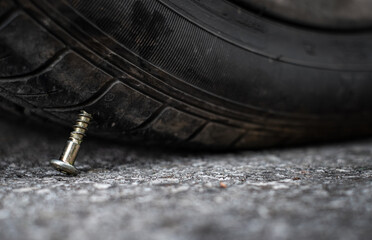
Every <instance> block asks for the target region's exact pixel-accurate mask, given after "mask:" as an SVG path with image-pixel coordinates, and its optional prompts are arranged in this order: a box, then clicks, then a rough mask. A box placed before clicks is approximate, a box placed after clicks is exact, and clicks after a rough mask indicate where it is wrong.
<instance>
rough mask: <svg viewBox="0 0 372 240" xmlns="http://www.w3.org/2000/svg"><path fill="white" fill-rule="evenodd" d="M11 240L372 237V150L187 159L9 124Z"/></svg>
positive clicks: (6, 175)
mask: <svg viewBox="0 0 372 240" xmlns="http://www.w3.org/2000/svg"><path fill="white" fill-rule="evenodd" d="M0 133H1V134H0V138H1V146H0V154H1V155H0V156H1V161H0V239H1V240H7V239H27V240H30V239H31V240H32V239H89V240H91V239H93V240H94V239H105V240H109V239H126V240H128V239H159V240H164V239H177V240H178V239H179V240H181V239H185V240H190V239H217V240H218V239H317V240H319V239H347V240H352V239H371V236H372V159H371V158H372V157H371V155H372V141H371V140H369V141H368V140H364V141H358V142H349V143H337V144H332V145H326V146H312V147H311V146H310V147H309V146H307V147H302V148H292V149H282V150H266V151H244V152H236V153H220V154H213V153H185V152H183V153H182V152H181V153H177V152H175V151H166V150H164V149H150V148H145V147H133V146H126V147H125V146H123V145H119V144H114V143H108V142H103V141H101V140H97V139H93V138H90V139H89V138H88V139H86V141H85V142H84V143H83V145H82V149H81V152H80V155H79V158H78V160H77V166H78V167H79V169H80V170H81V171H82V172H81V174H80V175H79V176H78V177H66V176H64V175H63V174H60V173H58V172H56V171H54V170H53V169H52V168H51V167H50V166H49V159H52V158H56V157H58V156H59V154H60V153H61V150H62V148H63V146H64V143H65V141H66V139H67V137H68V134H69V132H68V130H67V131H66V130H63V131H61V130H58V131H54V130H53V131H51V130H50V129H47V128H46V129H44V128H40V127H32V126H31V127H30V126H22V124H20V123H19V122H14V121H5V120H0Z"/></svg>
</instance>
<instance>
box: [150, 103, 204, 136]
mask: <svg viewBox="0 0 372 240" xmlns="http://www.w3.org/2000/svg"><path fill="white" fill-rule="evenodd" d="M204 123H205V120H203V119H201V118H198V117H195V116H192V115H190V114H187V113H184V112H181V111H178V110H176V109H174V108H166V109H165V110H164V111H163V112H162V113H161V114H160V115H159V116H158V117H157V118H156V119H155V120H154V121H153V122H152V123H151V124H150V125H149V128H150V129H151V130H152V131H153V132H155V133H156V134H157V135H158V136H160V138H164V139H178V140H185V139H187V138H188V137H189V136H190V135H191V134H192V133H193V132H195V131H196V130H197V129H198V128H199V127H200V126H202V125H203V124H204Z"/></svg>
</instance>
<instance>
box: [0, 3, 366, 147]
mask: <svg viewBox="0 0 372 240" xmlns="http://www.w3.org/2000/svg"><path fill="white" fill-rule="evenodd" d="M255 2H256V1H254V0H252V1H250V0H247V1H244V0H241V1H238V0H237V1H233V0H232V1H224V0H213V1H212V0H204V1H197V0H190V1H183V0H161V1H155V0H151V1H150V0H148V1H145V0H143V1H138V0H136V1H134V0H127V1H114V0H112V1H103V0H89V1H88V0H53V1H52V0H17V1H11V0H0V54H1V55H0V68H1V69H0V90H1V91H0V94H1V98H2V100H1V102H2V104H1V105H2V106H3V108H8V109H9V108H14V109H16V111H21V112H27V113H30V114H31V115H32V116H41V117H42V118H45V119H50V120H52V121H55V122H58V123H61V124H64V125H71V123H72V122H73V121H74V119H75V116H76V113H77V112H78V111H79V110H80V109H84V110H86V111H88V112H89V113H91V114H92V115H93V117H94V119H95V123H94V124H93V126H92V128H93V129H92V130H91V131H90V133H91V134H92V133H93V134H97V135H101V136H104V137H110V138H115V139H121V140H125V141H141V142H146V143H156V144H162V145H165V144H168V145H174V146H191V147H204V148H218V149H220V148H260V147H271V146H282V145H291V144H298V143H303V142H311V141H321V140H328V139H341V138H346V137H356V136H366V135H370V134H371V132H372V129H371V127H370V126H369V125H370V123H371V120H372V117H371V113H372V107H371V103H372V94H371V89H372V72H371V71H372V66H371V65H372V52H371V49H372V32H371V28H370V27H371V25H369V23H370V22H368V21H369V19H367V20H363V19H362V20H360V22H361V23H360V24H359V25H357V26H358V27H356V28H355V29H351V28H350V26H351V25H352V24H348V25H347V28H346V29H343V28H342V27H339V26H338V25H336V27H333V25H330V24H328V25H325V26H322V27H320V26H319V24H320V23H321V20H319V19H317V22H316V23H315V24H313V25H311V22H310V23H309V22H308V21H309V20H308V19H304V21H300V20H298V19H296V16H297V17H298V15H299V14H297V15H296V16H295V17H291V18H287V19H284V18H281V14H282V15H283V14H285V12H284V13H283V11H275V9H279V7H275V8H274V10H273V11H266V12H264V11H261V10H257V9H260V8H262V6H261V5H255V4H256V3H255ZM252 4H253V5H254V6H258V8H251V6H252ZM293 4H295V3H293ZM295 10H296V9H295ZM271 13H273V14H271ZM275 14H276V15H275ZM274 15H275V16H274ZM273 16H274V17H273ZM291 16H292V15H291ZM319 22H320V23H319ZM4 106H5V107H4Z"/></svg>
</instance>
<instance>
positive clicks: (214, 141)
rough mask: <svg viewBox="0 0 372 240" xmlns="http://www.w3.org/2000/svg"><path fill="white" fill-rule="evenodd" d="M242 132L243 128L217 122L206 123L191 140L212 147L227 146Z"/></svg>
mask: <svg viewBox="0 0 372 240" xmlns="http://www.w3.org/2000/svg"><path fill="white" fill-rule="evenodd" d="M243 133H244V130H243V129H239V128H234V127H230V126H226V125H222V124H219V123H208V124H207V125H206V126H205V127H204V128H203V129H202V131H201V132H200V133H199V134H197V135H196V136H195V137H194V138H193V139H192V140H191V142H192V143H200V144H203V145H210V146H212V147H219V146H224V147H227V146H229V145H230V144H231V143H233V142H234V141H235V140H236V139H237V138H238V137H239V136H241V135H242V134H243Z"/></svg>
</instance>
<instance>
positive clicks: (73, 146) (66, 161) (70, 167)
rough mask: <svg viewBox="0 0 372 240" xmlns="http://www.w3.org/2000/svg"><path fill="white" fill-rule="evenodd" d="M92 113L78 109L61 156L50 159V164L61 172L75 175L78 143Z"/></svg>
mask: <svg viewBox="0 0 372 240" xmlns="http://www.w3.org/2000/svg"><path fill="white" fill-rule="evenodd" d="M91 119H92V115H90V114H89V113H87V112H86V111H84V110H81V111H80V114H79V118H78V119H77V120H76V123H75V125H74V127H73V129H74V130H73V131H72V132H71V133H70V137H69V139H68V141H67V143H66V146H65V149H64V150H63V152H62V154H61V157H60V158H59V160H58V159H53V160H51V161H50V163H51V164H52V166H53V167H54V168H55V169H57V170H58V171H61V172H63V173H67V174H71V175H77V174H78V170H77V169H76V168H75V167H74V162H75V159H76V156H77V154H78V152H79V148H80V144H81V142H82V141H83V137H84V136H85V132H86V131H87V130H88V125H89V122H90V120H91Z"/></svg>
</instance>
